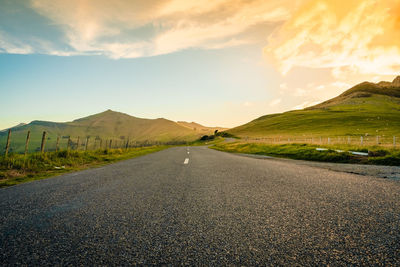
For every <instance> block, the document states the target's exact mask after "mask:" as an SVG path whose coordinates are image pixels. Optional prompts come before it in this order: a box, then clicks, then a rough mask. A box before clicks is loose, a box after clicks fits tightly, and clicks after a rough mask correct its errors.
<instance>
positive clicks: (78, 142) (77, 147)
mask: <svg viewBox="0 0 400 267" xmlns="http://www.w3.org/2000/svg"><path fill="white" fill-rule="evenodd" d="M79 145H80V137H79V136H78V140H77V141H76V150H77V151H78V150H79Z"/></svg>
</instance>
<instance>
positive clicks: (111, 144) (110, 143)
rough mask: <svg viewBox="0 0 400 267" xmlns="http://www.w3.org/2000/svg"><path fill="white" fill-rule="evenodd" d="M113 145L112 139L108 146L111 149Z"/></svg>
mask: <svg viewBox="0 0 400 267" xmlns="http://www.w3.org/2000/svg"><path fill="white" fill-rule="evenodd" d="M111 145H112V139H110V142H109V143H108V146H109V148H110V149H111Z"/></svg>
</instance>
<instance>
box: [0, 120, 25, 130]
mask: <svg viewBox="0 0 400 267" xmlns="http://www.w3.org/2000/svg"><path fill="white" fill-rule="evenodd" d="M24 125H26V123H23V122H21V123H19V124H17V125H15V126H13V127H10V128H7V129H3V130H0V132H7V131H8V130H9V129H12V128H17V127H20V126H24Z"/></svg>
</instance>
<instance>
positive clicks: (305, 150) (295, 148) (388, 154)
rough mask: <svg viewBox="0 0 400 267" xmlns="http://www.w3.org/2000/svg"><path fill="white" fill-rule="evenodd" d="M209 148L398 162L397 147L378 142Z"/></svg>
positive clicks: (328, 159)
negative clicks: (357, 144) (361, 144)
mask: <svg viewBox="0 0 400 267" xmlns="http://www.w3.org/2000/svg"><path fill="white" fill-rule="evenodd" d="M318 147H321V148H327V149H328V150H326V151H317V150H316V148H318ZM211 148H213V149H215V150H219V151H225V152H232V153H244V154H255V155H266V156H273V157H281V158H290V159H299V160H310V161H321V162H336V163H357V164H375V165H389V166H400V150H395V149H383V148H382V147H379V146H369V147H361V146H351V145H337V146H333V145H331V146H327V145H325V146H321V145H311V144H282V145H271V144H263V143H245V142H233V143H218V144H215V145H213V146H211ZM335 150H344V151H356V152H367V153H368V154H369V155H368V156H357V155H353V154H350V153H349V152H336V151H335Z"/></svg>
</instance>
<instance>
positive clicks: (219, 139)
mask: <svg viewBox="0 0 400 267" xmlns="http://www.w3.org/2000/svg"><path fill="white" fill-rule="evenodd" d="M224 141H225V138H223V137H220V136H215V137H213V138H212V139H208V140H200V139H199V140H196V141H193V142H191V143H189V145H191V146H209V145H216V144H219V143H222V142H224Z"/></svg>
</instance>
